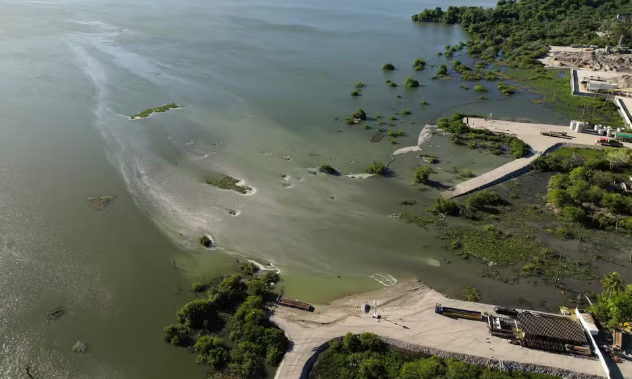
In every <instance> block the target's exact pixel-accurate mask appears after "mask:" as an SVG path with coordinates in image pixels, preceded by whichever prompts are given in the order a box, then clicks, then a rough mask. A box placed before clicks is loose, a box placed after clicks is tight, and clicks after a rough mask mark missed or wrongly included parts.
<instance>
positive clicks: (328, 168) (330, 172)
mask: <svg viewBox="0 0 632 379" xmlns="http://www.w3.org/2000/svg"><path fill="white" fill-rule="evenodd" d="M318 171H320V172H322V173H323V174H328V175H338V174H339V173H338V170H336V169H335V168H333V167H331V165H328V164H324V165H321V166H320V167H319V168H318Z"/></svg>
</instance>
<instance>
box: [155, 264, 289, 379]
mask: <svg viewBox="0 0 632 379" xmlns="http://www.w3.org/2000/svg"><path fill="white" fill-rule="evenodd" d="M278 280H279V277H278V274H276V273H275V272H271V271H267V272H266V273H265V274H263V275H261V276H258V277H255V276H252V275H250V276H247V277H243V276H241V275H237V274H236V275H232V276H227V277H225V278H223V280H219V281H216V282H217V284H215V285H207V284H203V283H195V284H194V289H195V291H198V292H199V291H202V290H203V289H202V287H208V288H209V289H208V291H207V295H206V297H201V298H200V297H199V296H197V295H196V299H194V300H191V301H190V302H188V303H186V304H185V305H184V306H182V308H180V310H179V311H178V312H177V313H176V320H177V322H176V323H175V324H172V325H168V326H166V327H165V328H164V332H165V340H166V341H167V342H169V343H171V344H173V345H177V346H183V347H188V348H190V349H192V350H193V351H194V352H195V353H196V354H197V360H196V361H197V363H199V364H204V365H207V366H208V368H209V372H210V376H209V378H217V379H220V378H228V377H231V378H232V377H236V378H237V377H244V378H255V379H256V378H264V377H266V374H265V366H266V365H271V366H276V365H278V364H279V362H280V361H281V359H282V358H283V355H284V354H285V351H286V350H287V345H288V339H287V338H286V337H285V334H284V333H283V332H282V331H281V330H280V329H279V328H278V327H277V326H276V325H274V324H273V323H272V322H270V320H269V318H268V316H267V310H266V305H265V304H266V301H269V300H271V299H272V298H273V297H274V295H273V294H272V293H271V292H270V291H269V288H270V283H276V282H278ZM199 285H201V286H199Z"/></svg>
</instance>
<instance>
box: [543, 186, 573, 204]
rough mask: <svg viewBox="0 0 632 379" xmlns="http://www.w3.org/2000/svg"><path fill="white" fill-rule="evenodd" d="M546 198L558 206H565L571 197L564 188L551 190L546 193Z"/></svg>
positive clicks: (569, 202)
mask: <svg viewBox="0 0 632 379" xmlns="http://www.w3.org/2000/svg"><path fill="white" fill-rule="evenodd" d="M546 200H547V201H548V202H549V203H551V204H553V205H555V206H558V207H565V206H567V205H570V204H571V203H572V199H571V197H570V196H569V194H568V193H567V192H566V191H564V190H559V189H556V190H553V191H550V192H549V193H548V195H547V196H546Z"/></svg>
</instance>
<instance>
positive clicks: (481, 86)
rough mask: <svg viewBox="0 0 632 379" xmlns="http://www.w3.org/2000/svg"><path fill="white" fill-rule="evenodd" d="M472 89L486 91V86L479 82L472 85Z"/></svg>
mask: <svg viewBox="0 0 632 379" xmlns="http://www.w3.org/2000/svg"><path fill="white" fill-rule="evenodd" d="M474 91H476V92H487V88H485V86H483V85H481V84H477V85H475V86H474Z"/></svg>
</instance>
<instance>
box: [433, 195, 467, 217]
mask: <svg viewBox="0 0 632 379" xmlns="http://www.w3.org/2000/svg"><path fill="white" fill-rule="evenodd" d="M434 210H435V211H437V212H439V213H442V214H444V215H448V216H458V215H459V214H460V213H461V206H460V205H459V203H457V202H456V201H453V200H446V199H444V198H442V197H438V198H436V199H435V205H434Z"/></svg>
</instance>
